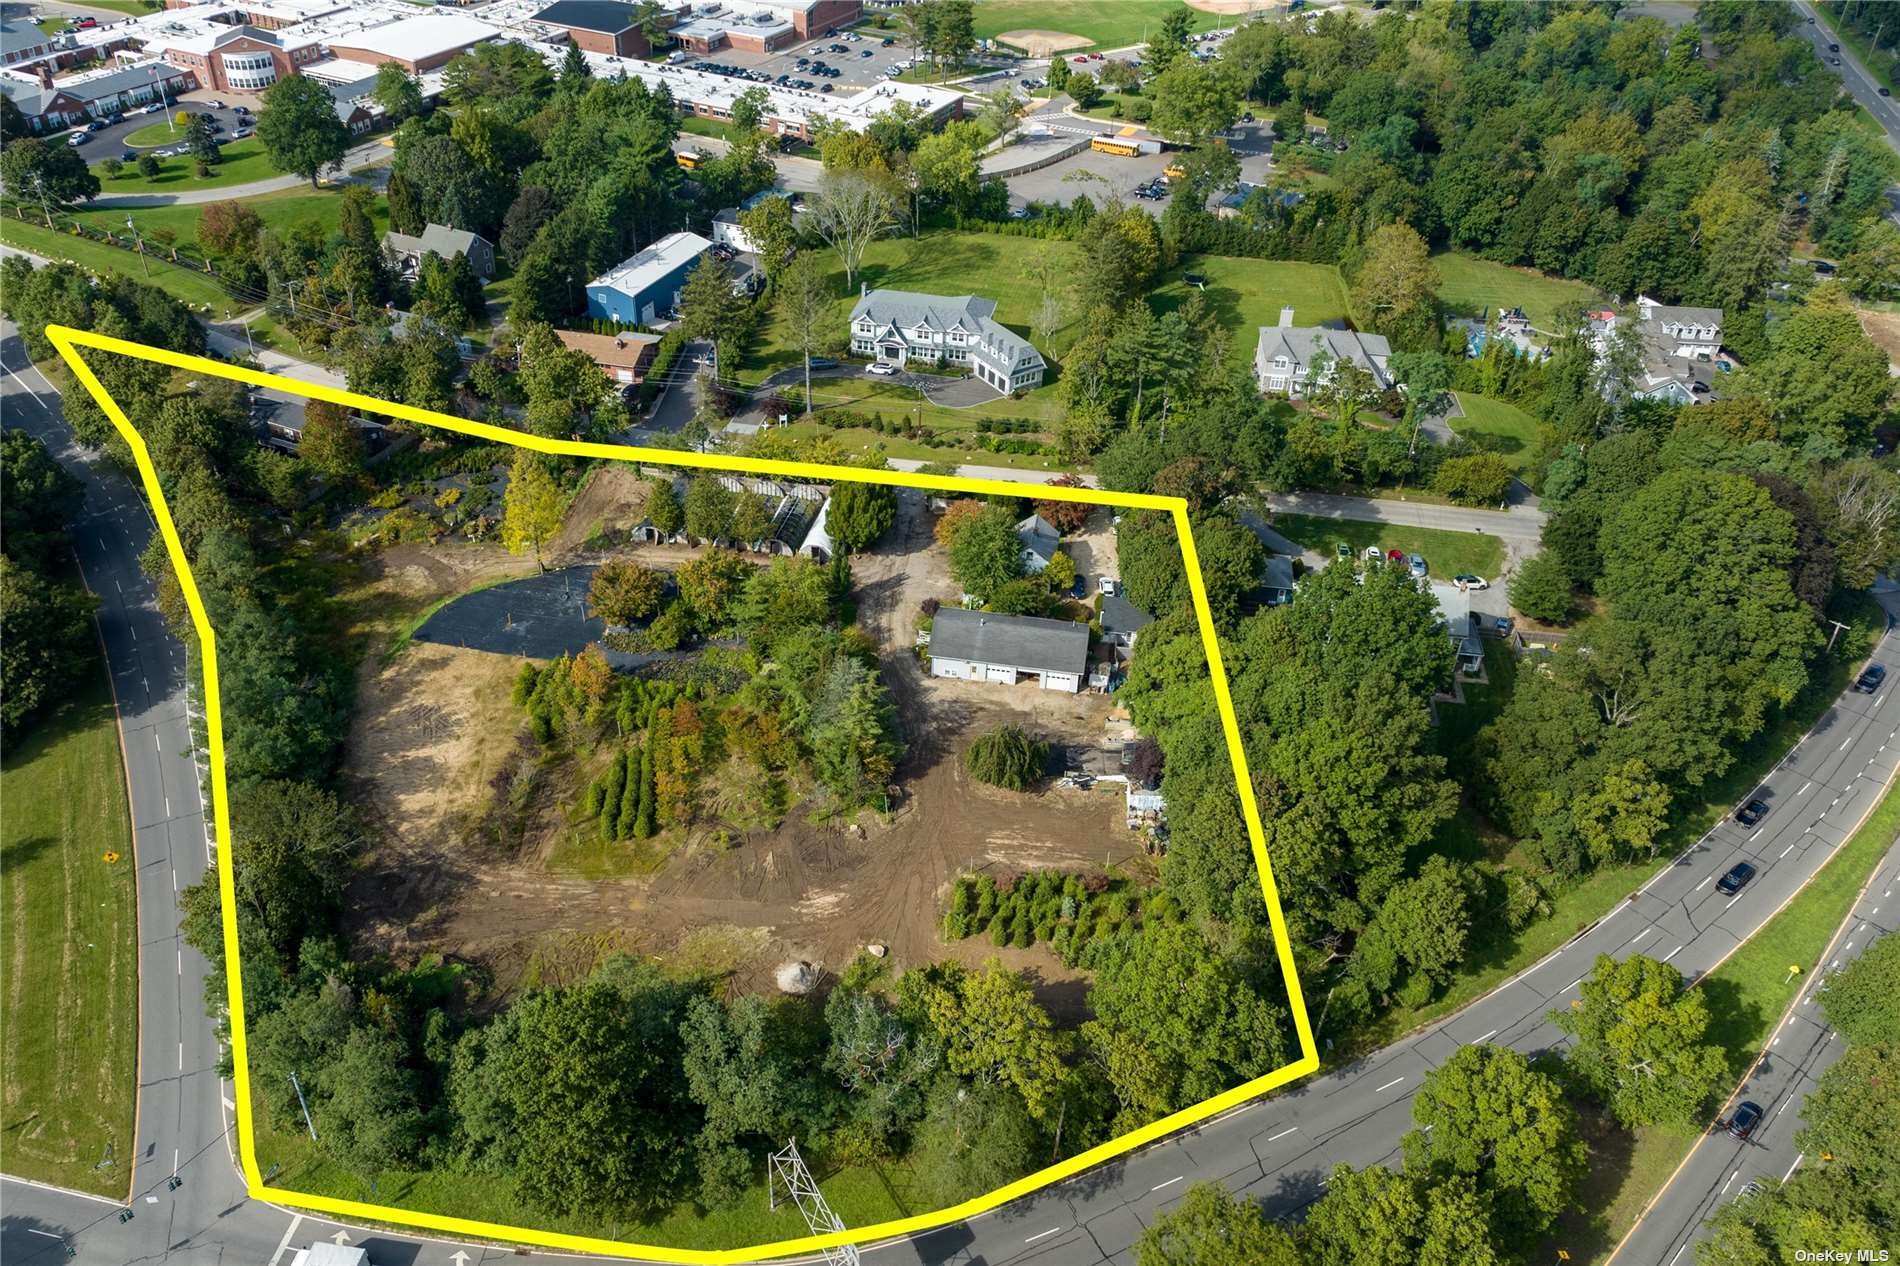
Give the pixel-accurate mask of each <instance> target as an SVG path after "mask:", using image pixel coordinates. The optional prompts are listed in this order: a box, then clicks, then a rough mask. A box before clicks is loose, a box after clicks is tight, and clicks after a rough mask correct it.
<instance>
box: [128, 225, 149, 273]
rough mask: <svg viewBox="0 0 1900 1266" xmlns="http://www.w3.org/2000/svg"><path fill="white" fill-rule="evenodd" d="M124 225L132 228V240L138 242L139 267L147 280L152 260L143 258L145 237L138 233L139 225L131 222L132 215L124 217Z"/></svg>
mask: <svg viewBox="0 0 1900 1266" xmlns="http://www.w3.org/2000/svg"><path fill="white" fill-rule="evenodd" d="M125 227H126V228H128V229H131V230H132V240H133V241H134V242H137V243H138V247H139V267H140V268H143V269H144V270H145V276H146V278H147V280H149V279H150V278H151V276H152V261H151V260H149V259H147V258H145V238H144V237H143V236H141V235H140V233H139V226H138V225H137V224H136V223H134V222H133V220H132V217H131V216H129V215H128V216H126V217H125Z"/></svg>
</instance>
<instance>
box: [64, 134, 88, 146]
mask: <svg viewBox="0 0 1900 1266" xmlns="http://www.w3.org/2000/svg"><path fill="white" fill-rule="evenodd" d="M91 140H92V133H90V132H74V133H73V134H72V135H71V136H69V137H67V138H66V143H67V144H68V145H71V146H74V147H77V146H80V145H85V144H87V143H89V142H90V141H91Z"/></svg>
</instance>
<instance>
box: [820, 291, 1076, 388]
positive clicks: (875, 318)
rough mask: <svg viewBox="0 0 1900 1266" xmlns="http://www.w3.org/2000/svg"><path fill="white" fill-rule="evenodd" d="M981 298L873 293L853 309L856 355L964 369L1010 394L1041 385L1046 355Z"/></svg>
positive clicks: (992, 302)
mask: <svg viewBox="0 0 1900 1266" xmlns="http://www.w3.org/2000/svg"><path fill="white" fill-rule="evenodd" d="M995 311H996V300H994V299H983V298H979V297H977V296H976V295H957V296H955V297H946V296H944V295H927V294H919V293H917V292H916V291H912V290H881V289H880V290H868V291H866V292H865V293H863V294H862V295H860V296H859V297H858V303H857V306H856V307H854V308H852V309H851V351H852V354H854V355H857V356H870V357H873V358H875V359H876V360H877V361H879V362H881V363H883V364H887V365H898V366H903V365H907V364H909V363H910V362H911V361H918V362H920V363H922V364H926V365H957V366H962V367H965V368H967V369H969V371H970V372H971V373H973V374H975V375H976V376H977V378H978V379H980V380H981V381H983V382H985V383H988V384H989V385H990V386H992V387H994V388H995V389H996V390H998V391H1000V392H1002V393H1004V394H1005V395H1007V394H1008V393H1010V392H1012V391H1027V390H1030V389H1031V388H1035V387H1040V386H1042V375H1043V371H1044V369H1045V368H1046V367H1045V366H1044V364H1043V360H1042V353H1040V352H1038V351H1037V350H1036V349H1035V347H1034V346H1033V345H1032V344H1031V343H1030V342H1029V340H1028V339H1025V338H1021V337H1019V336H1017V335H1015V334H1012V333H1011V332H1010V331H1009V330H1008V329H1006V328H1004V326H1003V325H1002V323H1001V322H999V321H997V320H995V319H994V318H993V317H992V316H991V315H990V314H991V313H993V312H995Z"/></svg>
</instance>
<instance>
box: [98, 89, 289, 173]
mask: <svg viewBox="0 0 1900 1266" xmlns="http://www.w3.org/2000/svg"><path fill="white" fill-rule="evenodd" d="M194 98H198V99H195V100H194ZM213 99H214V98H213V97H212V95H211V94H210V93H197V92H194V93H189V94H187V95H186V96H185V97H184V98H174V99H172V101H171V104H170V106H169V108H160V109H156V110H153V111H152V112H151V113H150V114H146V113H143V112H142V111H141V109H140V108H137V107H135V108H133V109H131V110H128V111H126V112H125V115H124V117H123V118H122V119H121V120H120V121H119V122H117V123H108V124H107V125H106V126H105V127H103V128H100V129H99V130H98V131H96V132H88V133H86V134H85V135H86V137H87V140H86V141H85V142H83V143H82V144H81V145H80V146H79V147H78V148H79V150H80V153H81V155H82V156H83V157H84V158H85V160H86V161H87V162H88V163H97V162H100V161H102V160H104V159H107V158H123V159H125V160H126V161H128V162H130V161H132V160H133V159H136V158H137V157H138V156H139V155H141V154H156V155H158V156H159V157H160V158H165V157H169V156H170V155H172V154H182V153H185V152H186V148H187V147H186V145H185V129H184V127H183V125H180V126H179V128H178V131H177V134H176V135H175V136H172V135H167V136H166V138H165V139H164V140H162V141H158V142H155V143H153V144H149V145H137V146H134V145H130V144H127V142H126V139H125V138H126V137H128V136H131V135H132V134H133V133H134V132H137V131H140V130H142V129H144V128H148V127H150V126H152V124H154V123H163V122H165V120H166V118H167V117H168V116H175V115H176V114H177V113H178V112H179V111H180V110H190V111H191V112H193V113H194V114H198V113H209V114H210V115H212V116H213V118H215V119H216V120H217V122H218V125H219V126H220V127H222V128H223V129H224V130H223V131H222V132H219V133H218V134H217V137H218V140H219V141H220V142H222V143H226V144H228V143H230V142H231V141H232V140H235V139H238V138H237V137H236V135H235V134H236V133H237V131H238V130H239V129H240V128H243V127H247V126H254V125H255V124H256V122H257V119H256V116H255V115H252V116H251V117H250V118H245V117H243V116H241V115H239V114H238V113H237V111H236V110H235V109H232V108H231V107H232V106H234V105H235V104H237V103H236V102H234V101H232V100H230V99H228V98H215V99H217V100H222V101H223V102H224V105H225V108H224V109H222V110H220V109H217V108H215V107H213V106H212V105H211V104H210V103H211V101H212V100H213Z"/></svg>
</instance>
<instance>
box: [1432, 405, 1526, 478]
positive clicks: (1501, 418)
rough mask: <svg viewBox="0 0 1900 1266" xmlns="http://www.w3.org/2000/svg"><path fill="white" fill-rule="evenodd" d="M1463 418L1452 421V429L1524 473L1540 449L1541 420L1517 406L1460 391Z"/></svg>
mask: <svg viewBox="0 0 1900 1266" xmlns="http://www.w3.org/2000/svg"><path fill="white" fill-rule="evenodd" d="M1457 394H1458V403H1459V404H1461V405H1463V406H1464V410H1465V415H1464V416H1463V417H1462V418H1452V419H1451V429H1452V430H1454V431H1456V432H1457V433H1458V434H1460V435H1462V436H1464V437H1466V438H1467V439H1469V440H1471V441H1472V442H1473V443H1475V444H1477V445H1478V446H1479V447H1481V448H1484V449H1486V450H1488V451H1490V452H1493V453H1496V454H1497V455H1498V456H1499V457H1502V458H1503V459H1504V460H1505V461H1507V462H1509V463H1511V467H1512V469H1514V470H1516V471H1517V472H1518V473H1519V474H1522V473H1523V472H1524V471H1525V470H1527V469H1528V468H1529V467H1530V464H1531V454H1532V453H1533V452H1534V451H1536V448H1537V419H1536V418H1534V417H1532V416H1531V415H1530V414H1528V413H1526V412H1524V410H1522V409H1520V408H1518V407H1517V406H1516V405H1514V404H1506V403H1505V402H1504V401H1502V400H1493V399H1491V398H1490V397H1489V396H1473V395H1468V394H1466V393H1465V392H1462V391H1461V392H1459V393H1457Z"/></svg>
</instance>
